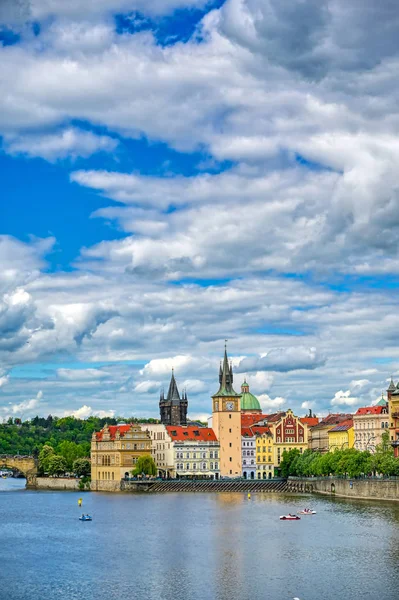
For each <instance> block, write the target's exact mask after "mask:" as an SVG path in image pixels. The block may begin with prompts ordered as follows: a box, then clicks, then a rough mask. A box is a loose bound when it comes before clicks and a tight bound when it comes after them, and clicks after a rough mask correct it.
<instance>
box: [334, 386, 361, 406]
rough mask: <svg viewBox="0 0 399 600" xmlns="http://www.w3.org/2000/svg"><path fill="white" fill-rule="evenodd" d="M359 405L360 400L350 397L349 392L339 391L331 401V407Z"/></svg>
mask: <svg viewBox="0 0 399 600" xmlns="http://www.w3.org/2000/svg"><path fill="white" fill-rule="evenodd" d="M360 403H361V400H359V398H356V397H352V396H351V391H350V390H347V391H346V392H344V391H343V390H339V392H336V393H335V396H334V398H333V399H332V400H331V406H357V405H359V404H360Z"/></svg>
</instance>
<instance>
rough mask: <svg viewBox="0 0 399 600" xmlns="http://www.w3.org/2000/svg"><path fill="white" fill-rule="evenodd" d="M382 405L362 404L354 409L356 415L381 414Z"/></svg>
mask: <svg viewBox="0 0 399 600" xmlns="http://www.w3.org/2000/svg"><path fill="white" fill-rule="evenodd" d="M383 408H384V407H383V406H364V407H363V408H358V409H357V411H356V414H357V415H381V414H382V409H383Z"/></svg>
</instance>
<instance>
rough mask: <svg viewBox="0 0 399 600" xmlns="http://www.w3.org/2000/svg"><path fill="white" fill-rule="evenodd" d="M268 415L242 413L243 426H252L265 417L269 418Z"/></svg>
mask: <svg viewBox="0 0 399 600" xmlns="http://www.w3.org/2000/svg"><path fill="white" fill-rule="evenodd" d="M267 417H268V415H261V414H254V413H253V414H249V415H245V414H241V427H250V426H251V425H253V424H254V423H258V422H259V421H263V419H267Z"/></svg>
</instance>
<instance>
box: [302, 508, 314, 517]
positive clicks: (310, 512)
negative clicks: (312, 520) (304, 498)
mask: <svg viewBox="0 0 399 600" xmlns="http://www.w3.org/2000/svg"><path fill="white" fill-rule="evenodd" d="M315 514H316V511H315V510H312V509H311V508H304V509H303V510H298V515H315Z"/></svg>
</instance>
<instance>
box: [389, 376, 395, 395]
mask: <svg viewBox="0 0 399 600" xmlns="http://www.w3.org/2000/svg"><path fill="white" fill-rule="evenodd" d="M395 389H396V386H395V384H394V382H393V379H392V377H391V383H390V384H389V388H388V392H393V391H394V390H395Z"/></svg>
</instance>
